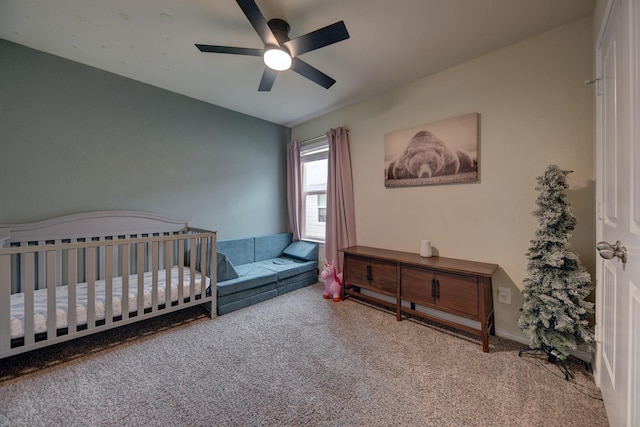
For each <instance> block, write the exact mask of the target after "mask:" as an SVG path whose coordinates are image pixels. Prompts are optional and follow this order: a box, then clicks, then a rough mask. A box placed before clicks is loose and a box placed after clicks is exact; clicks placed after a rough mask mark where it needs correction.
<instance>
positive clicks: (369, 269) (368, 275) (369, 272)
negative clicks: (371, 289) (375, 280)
mask: <svg viewBox="0 0 640 427" xmlns="http://www.w3.org/2000/svg"><path fill="white" fill-rule="evenodd" d="M367 281H368V282H370V281H371V266H370V265H367Z"/></svg>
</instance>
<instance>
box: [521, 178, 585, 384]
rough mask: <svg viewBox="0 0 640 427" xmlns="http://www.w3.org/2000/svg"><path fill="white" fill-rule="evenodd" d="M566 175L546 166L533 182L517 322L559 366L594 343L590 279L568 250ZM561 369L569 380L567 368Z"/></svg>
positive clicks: (569, 212)
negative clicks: (531, 228) (534, 223)
mask: <svg viewBox="0 0 640 427" xmlns="http://www.w3.org/2000/svg"><path fill="white" fill-rule="evenodd" d="M569 173H571V171H565V170H561V169H560V168H558V166H555V165H550V166H549V167H548V168H547V170H546V171H545V173H544V175H543V176H540V177H538V178H537V180H538V185H537V186H536V190H538V191H539V193H540V194H539V196H538V198H537V200H536V204H537V205H538V208H537V209H536V210H535V211H534V213H533V214H534V215H535V216H536V217H537V218H538V227H537V229H536V232H535V239H534V240H531V246H530V248H529V250H528V252H527V259H528V262H527V275H526V277H525V279H524V289H523V291H522V294H523V296H524V304H523V305H522V308H521V309H520V311H521V316H520V318H519V319H518V326H519V327H520V328H521V329H522V330H523V331H524V332H525V333H527V334H528V335H529V337H530V340H531V342H530V347H531V348H532V349H538V350H541V351H543V352H544V353H546V354H547V355H548V356H549V360H550V361H557V360H558V359H559V360H560V362H562V360H563V359H565V358H566V357H567V356H568V355H569V351H570V350H574V349H576V348H577V347H578V346H581V345H586V346H587V348H590V347H591V344H592V343H593V341H594V335H593V329H592V328H591V326H590V325H589V319H590V317H591V316H592V315H593V311H594V310H593V303H591V302H588V301H586V298H587V297H588V296H589V294H590V293H591V290H592V289H593V286H592V284H591V277H590V275H589V273H588V272H587V271H586V269H585V268H584V267H583V266H582V264H581V263H580V259H579V258H578V256H577V255H576V254H574V253H573V252H571V251H570V250H569V249H568V242H569V239H570V238H571V232H572V231H573V230H574V229H575V226H576V219H575V217H574V216H573V212H572V208H571V205H570V204H569V203H568V202H567V200H566V195H565V190H566V189H567V188H568V185H567V180H566V177H567V175H568V174H569ZM521 353H522V352H521ZM561 364H562V366H563V367H564V368H565V375H566V376H567V378H568V375H569V373H568V371H566V366H565V365H564V363H561Z"/></svg>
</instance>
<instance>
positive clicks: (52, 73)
mask: <svg viewBox="0 0 640 427" xmlns="http://www.w3.org/2000/svg"><path fill="white" fill-rule="evenodd" d="M211 84H215V81H212V82H211ZM290 137H291V130H290V129H289V128H287V127H284V126H280V125H277V124H274V123H270V122H266V121H264V120H260V119H257V118H255V117H251V116H247V115H244V114H240V113H237V112H234V111H230V110H227V109H224V108H221V107H218V106H215V105H211V104H207V103H205V102H201V101H197V100H194V99H192V98H188V97H185V96H182V95H178V94H176V93H173V92H168V91H166V90H162V89H159V88H156V87H154V86H151V85H147V84H144V83H140V82H137V81H134V80H130V79H127V78H124V77H120V76H117V75H115V74H112V73H108V72H105V71H102V70H99V69H96V68H92V67H88V66H85V65H82V64H79V63H76V62H73V61H70V60H66V59H63V58H60V57H56V56H53V55H50V54H46V53H43V52H40V51H37V50H33V49H30V48H27V47H24V46H21V45H18V44H15V43H12V42H8V41H6V40H1V39H0V224H2V223H5V224H6V223H17V222H31V221H38V220H42V219H47V218H51V217H55V216H60V215H66V214H72V213H78V212H85V211H95V210H139V211H147V212H153V213H159V214H163V215H169V216H173V217H180V218H187V219H191V220H192V224H193V225H194V226H198V227H206V228H210V229H214V230H217V231H218V237H219V239H228V238H238V237H248V236H252V235H261V234H270V233H276V232H282V231H286V228H287V207H286V143H287V142H288V141H289V140H290Z"/></svg>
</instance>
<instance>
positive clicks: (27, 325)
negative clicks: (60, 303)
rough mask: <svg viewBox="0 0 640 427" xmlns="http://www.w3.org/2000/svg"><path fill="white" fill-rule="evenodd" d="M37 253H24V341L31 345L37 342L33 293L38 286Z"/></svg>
mask: <svg viewBox="0 0 640 427" xmlns="http://www.w3.org/2000/svg"><path fill="white" fill-rule="evenodd" d="M35 268H36V266H35V253H34V252H28V253H26V254H24V281H23V282H22V289H23V292H24V325H23V328H24V343H25V345H30V344H33V343H34V342H35V322H34V318H33V316H34V309H33V300H34V297H33V293H34V289H35V287H36V282H35Z"/></svg>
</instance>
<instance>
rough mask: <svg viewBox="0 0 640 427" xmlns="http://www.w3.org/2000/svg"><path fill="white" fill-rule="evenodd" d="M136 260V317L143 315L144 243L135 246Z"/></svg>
mask: <svg viewBox="0 0 640 427" xmlns="http://www.w3.org/2000/svg"><path fill="white" fill-rule="evenodd" d="M137 251H138V252H137V253H136V256H137V258H138V316H142V314H143V313H144V262H145V256H144V243H138V244H137Z"/></svg>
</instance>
